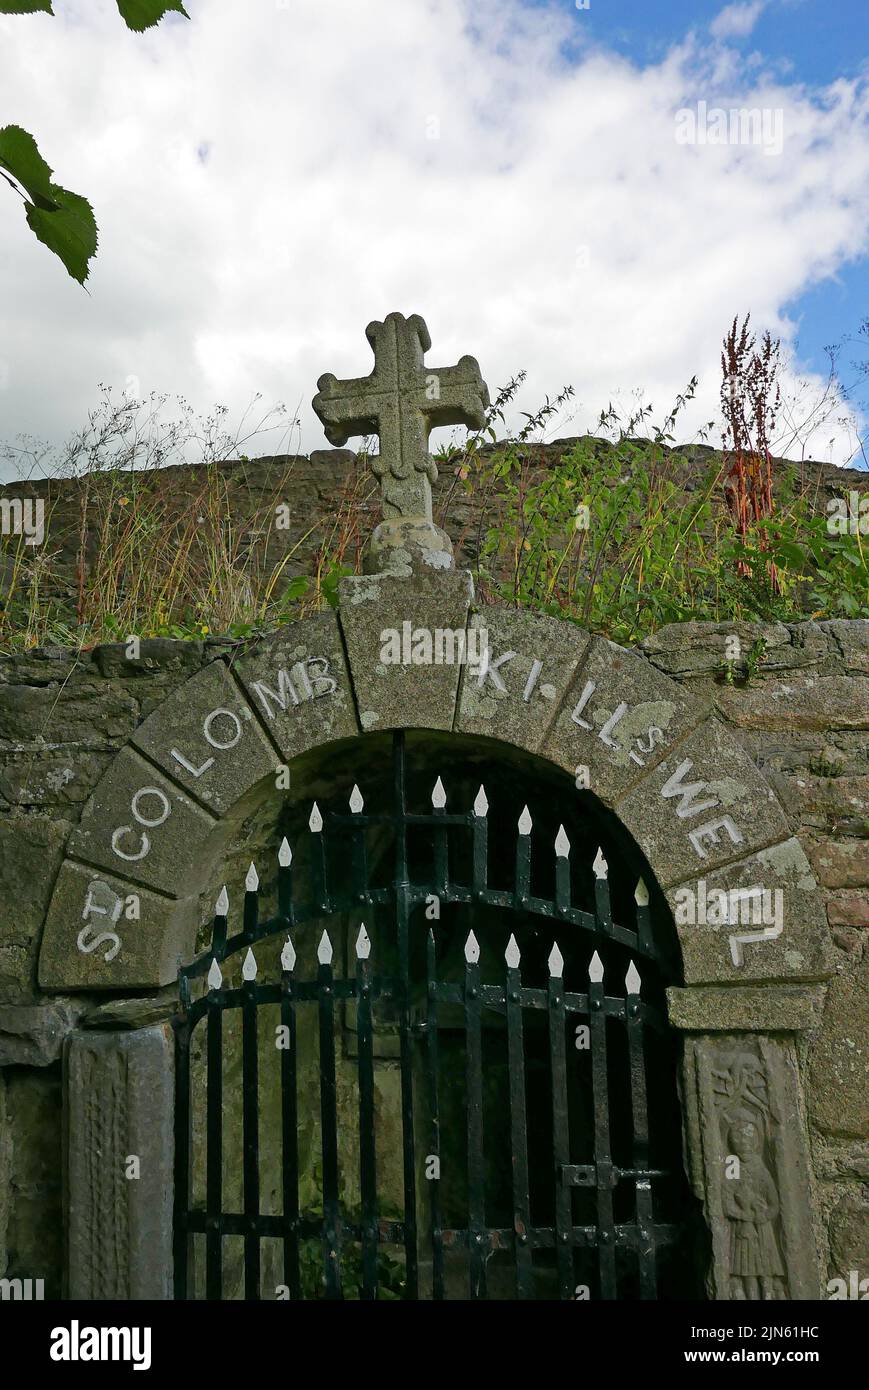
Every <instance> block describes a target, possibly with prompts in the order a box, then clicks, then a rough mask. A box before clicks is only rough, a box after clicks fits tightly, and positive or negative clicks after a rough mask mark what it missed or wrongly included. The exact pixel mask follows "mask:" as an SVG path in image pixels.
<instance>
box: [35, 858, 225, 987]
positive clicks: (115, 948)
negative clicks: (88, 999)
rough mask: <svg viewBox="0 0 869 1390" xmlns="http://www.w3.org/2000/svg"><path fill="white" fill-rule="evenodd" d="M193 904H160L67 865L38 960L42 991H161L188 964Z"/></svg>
mask: <svg viewBox="0 0 869 1390" xmlns="http://www.w3.org/2000/svg"><path fill="white" fill-rule="evenodd" d="M196 907H197V902H196V899H195V898H192V897H191V898H183V899H175V898H164V897H162V896H160V895H158V894H157V893H150V892H149V891H148V890H147V889H146V888H140V887H139V886H138V885H137V884H134V883H129V882H126V881H125V880H123V879H120V878H117V877H116V876H115V875H114V874H107V873H103V872H100V871H99V870H95V869H89V868H87V866H86V865H84V864H76V863H74V862H73V861H72V860H71V859H68V860H67V861H66V863H65V864H64V865H63V866H62V868H61V870H60V874H59V875H58V880H57V883H56V885H55V889H54V895H53V897H52V899H51V907H50V909H49V913H48V919H47V921H46V923H45V931H44V934H43V938H42V950H41V952H40V956H39V983H40V985H41V986H42V988H43V989H71V990H72V989H127V988H130V989H140V988H145V987H147V986H149V985H167V984H171V983H172V981H173V980H176V979H177V977H178V968H179V966H180V965H182V964H184V963H185V962H186V961H188V960H190V958H191V956H192V953H193V945H194V941H195V939H196V926H197V922H196Z"/></svg>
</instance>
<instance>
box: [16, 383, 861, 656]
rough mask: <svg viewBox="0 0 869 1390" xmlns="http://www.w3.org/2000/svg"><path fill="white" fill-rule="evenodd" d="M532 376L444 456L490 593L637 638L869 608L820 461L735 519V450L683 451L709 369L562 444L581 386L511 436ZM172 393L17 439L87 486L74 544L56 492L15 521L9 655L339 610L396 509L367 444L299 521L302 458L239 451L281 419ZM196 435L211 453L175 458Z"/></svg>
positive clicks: (854, 528) (47, 464) (29, 454)
mask: <svg viewBox="0 0 869 1390" xmlns="http://www.w3.org/2000/svg"><path fill="white" fill-rule="evenodd" d="M520 382H521V377H519V378H516V379H515V380H514V381H513V382H511V383H509V385H508V386H506V387H505V388H504V389H503V390H502V391H501V392H500V393H499V395H498V397H497V400H496V401H495V403H494V404H493V406H492V408H491V410H490V412H489V420H488V423H487V426H486V428H485V429H484V430H482V431H480V433H479V434H478V435H475V436H473V437H471V438H469V439H468V440H467V441H466V442H465V444H464V445H463V446H462V447H461V448H452V449H446V450H443V451H442V452H441V454H440V456H439V458H438V462H439V467H440V471H441V475H442V476H443V477H444V478H446V479H449V480H450V481H449V482H448V484H447V487H446V489H445V490H444V491H443V493H442V494H441V498H440V508H439V516H440V520H441V522H443V517H444V513H446V512H449V511H451V510H452V509H453V508H454V504H455V503H456V502H457V501H459V500H462V502H463V503H464V504H465V505H464V506H463V507H462V509H461V510H462V512H463V513H465V512H466V513H467V514H468V515H471V516H473V517H476V521H475V522H474V524H473V527H471V528H469V530H467V531H466V532H465V534H463V535H462V536H461V538H460V543H461V544H462V545H463V546H464V547H465V549H466V552H467V553H469V554H470V555H471V557H472V560H471V567H472V568H473V570H474V573H475V580H476V586H477V593H478V597H479V600H480V602H481V603H482V604H486V603H488V602H493V601H500V602H506V603H508V604H512V605H515V606H516V607H523V608H526V607H527V608H532V609H536V610H538V611H540V612H544V613H548V614H552V615H554V616H558V617H562V618H565V619H568V620H569V621H572V622H576V623H577V624H579V625H581V626H582V627H585V628H588V629H590V630H592V631H594V632H597V633H602V634H604V635H606V636H608V637H610V638H612V639H613V640H614V641H617V642H621V643H626V644H630V643H636V642H638V641H641V640H642V639H643V638H644V637H646V636H648V635H649V634H650V633H652V632H654V631H655V630H656V629H658V628H660V627H662V626H664V625H665V624H667V623H675V622H683V621H687V620H689V619H693V620H696V621H704V620H706V621H714V622H735V621H738V620H744V621H764V620H766V621H768V620H775V619H779V620H782V621H798V620H800V619H805V618H808V617H815V618H818V617H825V618H832V617H844V618H859V617H867V616H869V568H867V553H866V551H867V537H866V536H865V535H862V534H861V533H860V525H859V524H857V520H856V519H855V521H854V524H852V525H848V526H840V527H838V528H833V529H832V532H831V530H830V529H828V525H827V521H828V518H827V515H826V512H825V507H824V502H825V497H824V496H823V495H822V494H820V492H819V482H818V479H817V477H816V475H814V473H813V472H812V471H811V470H810V471H809V472H808V475H807V476H808V478H809V482H808V484H807V483H806V480H805V479H804V478H801V476H800V472H799V469H798V467H797V466H796V465H794V466H793V467H787V466H782V465H777V466H776V469H775V506H774V509H773V510H772V511H771V513H769V514H766V515H760V516H758V517H752V518H749V519H748V521H747V522H744V520H741V521H740V522H738V523H737V521H736V520H735V519H734V515H733V509H732V507H731V506H730V505H729V504H728V499H727V479H728V471H729V468H730V461H729V459H728V455H727V453H726V451H725V452H724V453H717V452H714V451H712V450H709V449H707V450H705V451H702V452H701V453H699V454H698V453H697V451H694V452H693V453H692V449H691V446H683V447H682V448H677V447H675V445H674V439H675V424H676V420H677V416H678V413H679V411H680V410H681V408H682V406H683V405H684V403H685V402H686V401H688V400H690V399H691V395H692V394H693V389H694V383H693V382H692V383H690V384H689V386H688V388H687V389H686V392H685V393H684V396H682V397H681V398H680V400H679V401H677V403H676V407H675V408H674V410H673V411H672V412H671V413H670V415H669V416H668V417H667V419H666V420H665V421H664V423H663V425H662V426H660V427H655V426H653V425H651V424H650V413H649V411H648V408H647V407H642V408H640V409H639V410H638V411H637V412H636V413H635V414H634V415H633V416H632V417H631V418H629V419H627V420H624V421H622V420H621V419H620V418H619V417H618V415H617V413H616V412H615V411H614V410H613V409H612V407H610V408H609V409H608V410H607V411H605V412H604V413H603V414H602V415H601V416H600V418H599V420H598V423H597V427H596V433H595V434H594V435H587V436H584V437H582V438H580V439H578V440H577V441H575V442H572V443H571V444H569V445H568V446H566V449H565V451H563V452H560V451H559V450H555V449H549V450H547V451H541V449H540V448H539V447H533V446H532V443H531V441H532V439H533V438H534V437H535V436H539V434H540V433H541V431H542V430H543V429H544V428H545V427H546V425H547V422H548V421H550V420H551V418H552V417H553V416H554V415H555V413H556V412H557V411H558V410H559V409H560V408H561V406H562V405H563V404H564V402H565V400H567V399H568V398H569V396H570V392H569V391H566V392H563V393H562V394H561V395H560V396H559V397H557V398H556V400H554V401H551V402H550V401H548V400H547V402H546V403H545V404H544V406H543V408H542V410H541V411H539V412H537V414H536V415H534V416H529V417H526V419H527V423H526V425H525V426H524V427H523V429H522V430H520V431H519V432H518V434H517V435H516V436H515V437H513V438H506V439H505V438H504V437H503V424H504V416H505V411H506V407H507V405H508V403H509V401H510V400H511V399H512V396H513V394H514V393H515V391H516V389H517V387H518V385H519V384H520ZM164 405H165V399H164V398H152V400H151V401H149V402H146V403H139V402H135V401H129V400H127V399H126V398H123V399H122V400H121V401H120V402H118V401H113V400H112V398H111V396H110V394H109V393H106V395H105V397H104V400H103V403H102V405H101V407H100V408H99V409H98V410H96V411H94V412H93V414H92V415H91V417H90V419H89V422H88V426H87V427H86V429H85V430H84V431H82V432H81V434H79V435H78V436H77V437H76V438H74V439H73V440H72V441H71V442H70V444H69V445H68V446H67V447H66V448H65V449H64V450H62V451H60V452H59V453H51V454H45V453H43V452H40V451H38V450H36V449H33V448H31V449H30V450H29V451H27V450H25V451H23V452H22V451H21V450H10V449H7V450H6V458H7V459H14V460H15V461H16V462H17V463H18V465H19V469H20V471H23V472H27V473H30V474H31V475H32V474H34V473H40V472H41V473H47V474H49V475H50V476H52V477H57V478H60V479H64V480H69V481H70V482H72V481H73V480H74V482H75V492H74V497H75V502H74V511H73V513H72V514H71V513H70V509H69V503H68V502H67V504H66V512H65V525H66V530H67V535H66V537H65V538H64V544H63V545H62V546H61V545H60V544H59V533H58V529H57V527H55V529H54V530H53V529H52V513H51V508H49V509H47V515H46V518H45V525H46V532H47V538H46V541H45V543H44V544H43V545H41V546H39V547H32V546H28V545H27V544H25V541H24V538H22V537H20V536H7V537H4V538H3V544H2V546H0V564H2V562H4V561H5V568H2V569H0V646H2V647H3V648H5V649H6V650H10V649H28V648H32V647H36V646H44V645H62V646H73V647H82V648H87V647H91V646H94V645H96V644H97V643H100V642H107V641H108V642H111V641H121V640H125V639H126V638H127V637H129V636H132V635H137V636H140V637H150V636H166V637H177V638H198V639H201V638H203V637H206V636H210V635H215V636H216V635H220V636H229V637H232V638H245V637H249V636H252V635H256V634H258V633H264V632H268V631H271V630H273V629H274V628H275V627H277V626H280V625H281V624H283V623H286V622H288V621H290V620H292V619H294V618H298V617H302V616H305V615H306V614H307V613H310V612H312V611H315V610H317V609H319V608H322V607H324V606H326V605H334V604H335V603H336V602H337V593H338V583H339V580H340V578H341V577H342V575H344V574H350V573H353V572H354V571H357V570H358V569H359V567H360V562H361V553H362V547H363V543H364V540H365V537H366V534H367V532H368V531H369V530H370V529H371V527H372V526H373V524H374V520H375V518H376V516H377V515H378V513H379V488H378V486H377V483H376V481H375V479H374V478H373V476H372V475H371V473H370V471H369V469H368V467H367V465H366V462H365V455H364V454H363V455H360V467H359V468H358V469H357V470H356V472H355V474H353V475H351V481H350V482H348V484H347V485H346V486H345V488H344V489H343V492H342V493H341V494H340V495H336V496H335V498H334V506H333V507H332V508H331V509H330V510H329V511H328V513H327V514H326V519H325V521H324V522H322V523H318V524H317V530H316V533H315V525H314V524H312V523H308V524H307V530H305V531H304V532H303V533H302V534H298V530H297V529H294V530H292V531H290V532H289V533H288V532H287V531H285V532H284V533H283V534H281V531H280V527H281V513H282V508H283V511H284V512H286V511H287V508H286V506H285V502H286V498H287V496H288V489H289V486H290V484H291V481H292V476H293V469H294V466H295V464H294V459H293V457H292V455H291V454H290V453H289V452H286V453H282V454H281V455H279V457H278V458H277V459H276V460H275V462H274V464H273V466H272V467H271V468H270V470H269V471H268V473H267V475H264V474H262V473H260V474H259V475H258V477H257V482H256V486H255V488H253V489H252V490H250V491H246V490H245V483H246V470H247V468H248V467H254V466H255V465H251V464H247V463H246V462H242V463H241V464H238V465H236V467H235V468H234V469H228V468H226V467H224V466H223V465H222V462H221V461H222V460H225V459H231V458H235V459H241V460H247V459H248V457H249V456H251V455H252V454H253V453H254V452H255V449H254V448H252V445H253V444H254V443H255V441H256V439H257V437H258V436H259V435H260V433H261V432H262V431H264V430H266V429H268V430H271V429H273V428H274V425H275V418H276V417H275V416H274V415H273V414H271V413H269V414H267V415H264V416H263V418H262V419H261V420H259V421H258V422H256V423H254V424H253V425H251V427H250V428H247V427H246V426H245V429H244V430H243V431H240V432H239V433H236V434H235V435H233V436H230V435H229V434H227V433H226V430H225V428H224V423H225V412H224V411H217V412H216V413H215V414H214V415H213V416H211V417H208V418H206V419H202V418H199V417H194V416H193V414H192V412H191V411H190V409H189V407H187V406H186V405H184V403H183V402H182V403H181V405H180V411H179V412H178V413H177V414H176V417H175V418H174V419H171V420H169V421H166V420H164V419H163V417H162V409H163V407H164ZM297 423H298V422H297V421H292V422H290V423H289V425H288V429H289V430H290V431H293V430H294V429H295V427H296V425H297ZM191 452H193V453H194V457H195V459H196V466H195V467H190V468H174V467H173V468H170V467H169V465H173V464H178V463H180V462H182V461H183V460H189V459H190V457H191ZM264 476H265V477H267V486H265V487H264V486H263V477H264ZM61 486H62V484H61V483H58V484H57V485H56V487H55V490H54V492H53V494H52V495H53V496H54V497H57V495H58V489H59V488H60V487H61ZM66 494H67V498H68V497H69V487H68V486H67V487H66ZM242 494H243V496H242ZM242 501H243V502H244V507H243V508H242V505H241V504H242ZM53 505H54V506H55V507H56V506H57V503H56V502H55V503H54V504H53ZM71 515H72V520H70V516H71ZM743 517H744V513H743ZM71 531H72V532H73V534H72V535H70V532H71ZM289 536H291V537H292V539H290V538H289ZM761 659H762V652H761V653H757V654H755V653H752V654H751V655H750V656H749V658H748V660H747V662H743V663H742V664H741V666H740V669H739V670H737V671H734V672H732V673H731V676H732V678H734V679H738V680H745V679H751V678H752V676H753V674H754V670H753V669H751V668H752V663H753V664H754V668H755V669H756V667H757V664H758V662H759V661H760V660H761ZM743 668H744V669H743ZM723 674H724V677H725V679H727V678H728V675H727V673H726V672H725V673H723Z"/></svg>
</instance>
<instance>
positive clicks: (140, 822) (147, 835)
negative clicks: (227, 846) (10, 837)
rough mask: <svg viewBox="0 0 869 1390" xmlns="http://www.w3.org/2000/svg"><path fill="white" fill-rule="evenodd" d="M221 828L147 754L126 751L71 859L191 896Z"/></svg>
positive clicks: (107, 777)
mask: <svg viewBox="0 0 869 1390" xmlns="http://www.w3.org/2000/svg"><path fill="white" fill-rule="evenodd" d="M185 689H186V687H185ZM216 825H217V821H216V819H215V818H214V817H213V816H211V815H209V813H208V812H207V811H204V810H202V808H201V807H200V806H198V805H197V804H196V802H195V801H193V800H192V799H191V797H189V796H188V795H187V793H186V792H183V791H181V790H180V789H179V788H178V787H177V786H175V784H174V782H170V781H169V779H168V777H164V776H162V774H161V773H159V772H158V771H157V769H156V768H155V767H152V765H151V764H150V763H149V762H146V760H145V759H144V758H143V757H142V756H141V754H139V753H137V752H135V751H134V750H133V749H132V748H122V749H121V751H120V753H119V754H118V755H117V757H116V758H115V760H114V762H113V763H112V764H111V765H110V766H109V767H108V769H107V770H106V772H105V773H104V775H103V776H102V778H101V779H100V782H99V785H98V786H97V788H96V790H95V791H94V794H93V796H92V797H91V798H90V800H89V801H88V803H87V805H86V806H85V808H84V811H83V812H82V818H81V823H80V824H79V826H78V828H77V829H75V830H74V831H73V832H72V834H71V835H70V837H69V844H68V845H67V853H68V854H69V855H70V856H71V857H72V858H75V859H83V860H85V862H86V863H88V864H95V865H98V866H99V867H101V868H104V869H108V870H109V871H110V872H114V873H116V874H119V875H122V876H123V877H124V878H128V879H130V880H131V881H133V882H135V883H143V884H145V885H147V887H149V888H156V889H159V890H160V891H161V892H163V893H173V894H179V895H180V894H183V893H186V892H188V891H189V889H190V883H191V880H192V878H193V876H194V871H195V867H196V865H197V864H198V863H199V861H200V860H201V858H202V852H203V848H204V846H205V843H206V841H207V840H208V838H209V836H210V835H211V834H212V832H213V831H214V829H215V826H216Z"/></svg>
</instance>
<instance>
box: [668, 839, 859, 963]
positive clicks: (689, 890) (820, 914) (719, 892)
mask: <svg viewBox="0 0 869 1390" xmlns="http://www.w3.org/2000/svg"><path fill="white" fill-rule="evenodd" d="M666 896H667V900H668V902H669V904H670V907H671V908H672V910H673V915H674V918H675V921H676V930H677V932H678V933H679V941H680V943H681V946H682V960H683V965H684V973H685V978H686V979H687V980H690V981H691V983H692V984H699V983H701V982H708V983H716V982H719V981H725V980H733V981H738V982H739V983H740V984H748V983H750V982H751V981H754V980H765V979H770V978H775V979H778V980H822V979H826V978H827V977H828V976H829V975H830V974H831V973H832V971H833V968H834V951H833V945H832V942H831V941H830V932H829V927H828V925H827V913H826V908H825V905H824V899H823V896H822V894H821V892H820V890H819V888H818V886H817V883H816V882H815V877H814V874H813V873H812V868H811V865H810V864H809V861H808V859H807V858H806V855H805V852H804V850H803V848H802V845H801V844H800V842H799V840H797V839H793V838H792V839H790V840H784V841H783V842H782V843H781V844H777V845H772V846H770V848H769V849H763V850H760V851H759V852H758V853H757V854H752V855H749V856H748V857H746V858H745V859H737V860H736V861H735V862H734V863H732V864H727V865H725V866H724V867H723V868H721V869H716V870H713V871H712V872H710V873H707V874H705V875H703V876H700V877H698V878H696V879H692V880H691V881H690V882H688V883H685V884H681V885H679V886H678V887H675V888H671V889H669V891H668V892H667V895H666ZM698 918H701V919H705V920H698Z"/></svg>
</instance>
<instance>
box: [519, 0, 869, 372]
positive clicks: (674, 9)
mask: <svg viewBox="0 0 869 1390" xmlns="http://www.w3.org/2000/svg"><path fill="white" fill-rule="evenodd" d="M527 4H528V7H529V8H531V9H535V8H537V9H541V8H545V5H546V0H527ZM557 5H558V8H560V9H562V10H563V11H564V12H565V13H566V14H568V15H570V16H571V17H572V18H574V19H575V22H576V33H577V45H576V48H573V49H570V50H568V51H570V53H571V57H572V58H573V60H574V61H575V60H576V58H577V56H578V55H579V54H581V53H582V52H583V51H585V50H586V48H587V46H588V45H589V44H594V45H600V46H602V47H606V48H608V49H611V50H615V51H616V52H618V53H620V54H622V55H623V56H624V57H625V58H627V59H628V60H629V61H630V62H631V63H633V64H636V65H637V66H638V67H645V66H647V65H649V64H653V63H658V62H660V61H661V58H662V56H663V55H664V54H665V53H666V52H667V51H668V50H669V49H670V48H671V47H672V46H673V45H675V44H680V43H682V42H683V41H684V40H685V37H686V35H687V34H688V33H689V32H691V31H692V30H694V31H697V32H703V31H706V32H708V30H709V27H710V26H711V25H713V24H714V21H715V19H716V17H717V16H718V15H719V14H720V13H721V11H722V9H723V8H724V7H723V5H722V4H721V2H720V0H615V3H613V0H591V3H590V5H589V8H588V9H587V10H581V9H577V7H576V4H575V2H574V0H557ZM729 41H730V43H731V44H732V45H733V46H734V47H736V48H738V49H739V50H740V51H741V52H742V53H743V54H744V55H745V56H748V55H750V54H753V53H759V54H762V55H763V61H764V64H765V66H768V67H770V68H772V69H774V70H777V71H778V72H780V73H781V74H782V76H784V77H786V78H787V79H788V80H789V81H791V82H795V83H805V84H807V85H808V86H810V87H825V86H827V85H829V84H831V83H833V82H835V81H836V80H837V79H839V78H858V77H859V76H860V75H861V74H863V75H865V73H866V71H867V67H869V0H769V3H765V4H763V5H762V6H761V7H760V8H759V13H758V17H757V19H756V20H755V21H754V23H753V25H752V28H751V32H750V33H748V34H746V35H745V36H744V37H743V36H740V35H739V34H733V35H731V36H730V37H729ZM784 307H785V308H786V310H787V313H788V314H789V315H790V316H791V317H792V318H794V319H795V320H797V321H798V322H799V351H800V358H801V360H802V362H803V363H804V364H805V365H806V367H808V368H810V369H812V370H814V371H817V372H823V371H824V370H825V368H826V366H827V362H828V358H827V354H826V352H825V349H826V347H827V346H828V345H831V344H834V343H837V342H841V341H842V340H843V339H845V338H846V337H847V336H848V335H854V334H856V332H857V330H858V328H859V325H860V323H861V321H862V320H863V319H864V318H866V317H869V261H867V258H866V257H861V258H859V259H857V260H855V261H853V262H851V263H848V264H846V265H844V266H841V267H840V268H839V269H838V271H837V273H836V275H835V276H834V277H832V278H830V279H826V280H824V281H823V282H822V283H820V284H818V285H815V286H813V287H812V288H811V289H810V290H808V291H807V292H806V293H804V294H801V295H798V296H796V297H794V298H793V299H792V300H788V301H786V302H785V305H784ZM855 350H856V349H855ZM848 360H849V350H848V348H847V347H845V348H844V349H843V353H842V363H843V375H845V364H846V363H847V361H848ZM851 377H853V373H850V375H849V380H850V379H851Z"/></svg>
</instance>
